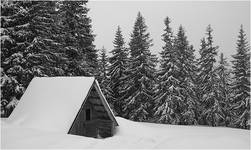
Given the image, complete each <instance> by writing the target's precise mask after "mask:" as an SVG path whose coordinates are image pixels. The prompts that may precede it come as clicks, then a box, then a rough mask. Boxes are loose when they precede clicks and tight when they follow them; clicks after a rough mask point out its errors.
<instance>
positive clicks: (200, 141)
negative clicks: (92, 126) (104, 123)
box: [1, 117, 250, 149]
mask: <svg viewBox="0 0 251 150" xmlns="http://www.w3.org/2000/svg"><path fill="white" fill-rule="evenodd" d="M116 120H117V121H118V123H119V126H118V127H117V130H116V134H115V135H114V136H113V137H110V138H106V139H94V138H88V137H81V136H75V135H67V134H62V133H58V132H49V131H42V130H37V129H30V128H24V127H20V126H17V125H13V124H10V123H7V122H4V123H2V138H1V143H2V145H1V148H22V149H27V148H79V149H80V148H81V149H83V148H88V149H90V148H95V149H102V148H117V149H119V148H134V149H135V148H147V149H149V148H150V149H154V148H163V149H167V148H171V149H175V148H180V149H188V148H190V149H195V148H209V149H221V148H224V149H228V148H232V149H242V148H245V149H250V142H249V141H250V131H249V130H242V129H232V128H224V127H198V126H178V125H164V124H154V123H139V122H133V121H129V120H126V119H123V118H120V117H116Z"/></svg>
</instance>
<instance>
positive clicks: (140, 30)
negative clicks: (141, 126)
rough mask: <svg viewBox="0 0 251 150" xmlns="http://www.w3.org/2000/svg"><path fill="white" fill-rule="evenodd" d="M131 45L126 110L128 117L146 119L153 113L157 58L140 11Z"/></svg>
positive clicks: (139, 119)
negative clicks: (152, 50)
mask: <svg viewBox="0 0 251 150" xmlns="http://www.w3.org/2000/svg"><path fill="white" fill-rule="evenodd" d="M129 46H130V48H129V49H130V54H131V57H130V66H129V68H128V70H127V72H128V74H129V75H128V76H127V79H128V83H127V88H126V89H125V90H126V94H127V97H126V99H125V101H126V105H125V107H124V110H125V111H126V112H125V113H126V117H128V118H130V119H132V120H138V121H144V120H147V119H149V117H150V116H151V114H152V112H151V110H152V107H153V94H154V91H153V86H154V80H155V79H154V77H155V63H156V58H155V56H154V55H152V54H151V52H150V49H149V48H150V47H151V46H152V39H150V34H149V33H148V32H147V26H146V25H145V20H144V18H143V16H142V15H141V14H140V13H138V15H137V19H136V22H135V24H134V29H133V33H132V34H131V40H130V43H129Z"/></svg>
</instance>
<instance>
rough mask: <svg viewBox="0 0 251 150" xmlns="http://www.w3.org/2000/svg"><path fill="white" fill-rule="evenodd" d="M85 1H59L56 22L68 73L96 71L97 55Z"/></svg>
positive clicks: (93, 72)
mask: <svg viewBox="0 0 251 150" xmlns="http://www.w3.org/2000/svg"><path fill="white" fill-rule="evenodd" d="M86 3H87V1H60V2H58V6H59V10H58V13H59V18H58V22H59V23H58V24H59V26H60V27H61V36H60V39H61V43H63V46H64V50H65V55H66V57H67V60H68V61H67V66H66V67H65V70H67V74H68V75H74V76H81V75H85V76H93V75H96V74H97V73H98V71H97V70H98V66H97V65H98V55H97V51H96V49H95V46H94V45H93V41H94V35H93V34H92V29H91V19H90V18H89V17H88V16H87V13H88V10H89V9H88V8H87V7H86Z"/></svg>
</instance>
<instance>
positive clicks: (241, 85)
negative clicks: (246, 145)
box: [231, 25, 250, 129]
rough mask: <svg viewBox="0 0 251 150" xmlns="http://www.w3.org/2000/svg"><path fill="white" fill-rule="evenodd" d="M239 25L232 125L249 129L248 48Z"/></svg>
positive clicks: (234, 63)
mask: <svg viewBox="0 0 251 150" xmlns="http://www.w3.org/2000/svg"><path fill="white" fill-rule="evenodd" d="M246 40H247V39H246V34H245V32H244V30H243V26H242V25H241V29H240V32H239V36H238V40H237V53H236V54H235V55H233V56H232V57H233V59H234V60H233V61H232V63H233V74H234V77H233V80H234V81H233V85H232V87H231V88H232V90H233V91H234V97H233V106H232V109H233V110H234V112H235V117H234V122H233V124H234V125H235V126H236V127H240V128H244V129H247V128H250V127H249V123H248V122H249V121H250V48H249V46H248V42H247V41H246Z"/></svg>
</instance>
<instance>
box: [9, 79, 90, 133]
mask: <svg viewBox="0 0 251 150" xmlns="http://www.w3.org/2000/svg"><path fill="white" fill-rule="evenodd" d="M93 82H94V77H49V78H47V77H36V78H34V79H33V80H32V81H31V83H30V84H29V86H28V88H27V89H26V91H25V93H24V95H23V96H22V98H21V100H20V102H19V104H18V105H17V107H16V108H15V109H14V111H13V112H12V113H11V115H10V117H9V119H8V120H7V121H8V122H10V123H11V124H16V125H18V126H23V127H26V128H36V129H42V130H43V129H44V130H51V131H57V132H60V133H67V132H68V130H69V129H70V127H71V125H72V123H73V121H74V119H75V117H76V115H77V113H78V111H79V109H80V107H81V104H82V103H83V101H84V99H85V97H86V95H87V93H88V91H89V89H90V87H91V86H92V84H93Z"/></svg>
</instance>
